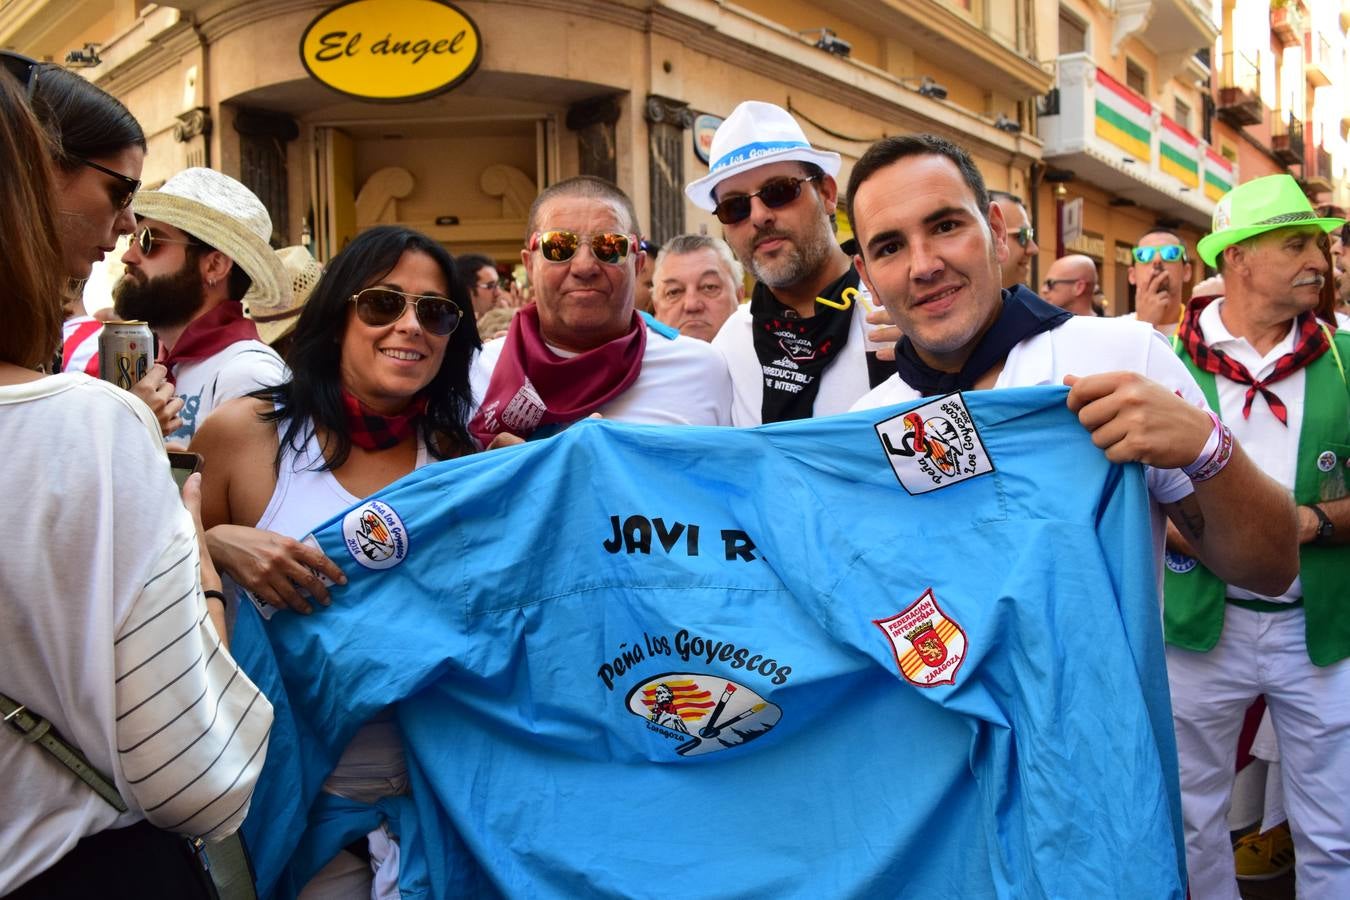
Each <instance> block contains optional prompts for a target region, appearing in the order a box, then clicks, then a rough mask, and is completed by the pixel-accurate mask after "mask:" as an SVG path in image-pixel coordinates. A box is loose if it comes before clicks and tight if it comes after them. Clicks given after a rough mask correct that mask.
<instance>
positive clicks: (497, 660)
mask: <svg viewBox="0 0 1350 900" xmlns="http://www.w3.org/2000/svg"><path fill="white" fill-rule="evenodd" d="M1064 396H1065V389H1064V388H1061V387H1054V388H1050V387H1045V388H1025V389H1010V390H1001V391H997V392H976V393H970V394H966V395H964V399H965V404H966V406H967V407H968V410H969V414H970V417H971V419H972V420H973V425H974V431H975V432H976V433H977V434H976V437H977V439H974V440H972V439H971V433H972V432H971V429H970V428H969V427H968V426H967V425H963V423H962V421H961V414H960V413H959V412H952V413H951V414H948V413H946V412H942V410H943V409H948V410H950V409H952V408H950V407H939V406H935V405H934V403H936V402H937V401H932V402H928V403H926V405H925V409H924V412H923V414H922V415H921V416H919V417H918V418H917V419H916V420H915V421H917V422H921V423H922V425H923V426H924V430H923V431H921V432H920V433H919V434H918V435H917V439H916V435H915V433H914V432H915V425H914V423H909V424H906V423H905V419H904V414H903V411H904V409H906V407H893V408H888V409H879V410H869V411H867V412H861V413H854V414H850V415H846V416H836V417H831V418H825V419H814V420H804V421H799V422H787V423H781V424H777V425H770V426H765V427H761V428H755V429H745V430H737V429H719V428H657V427H648V426H624V425H616V424H613V423H608V422H597V421H587V422H582V423H580V424H578V425H577V426H575V427H573V428H570V429H568V430H567V431H565V432H564V433H562V434H560V435H559V436H557V437H555V438H552V439H550V440H547V441H541V442H537V443H533V444H529V445H525V446H521V447H515V448H510V449H508V450H504V451H494V452H491V453H486V454H481V455H478V456H474V457H470V458H466V459H462V460H455V461H451V462H446V463H442V464H437V465H433V466H430V467H427V468H425V469H422V470H420V471H418V472H416V473H414V474H412V475H410V476H408V477H407V478H405V479H403V480H402V481H400V482H398V483H396V484H394V485H392V486H391V487H389V488H387V489H386V490H384V491H382V492H380V493H379V494H378V495H376V496H375V498H373V499H374V500H375V501H377V502H376V503H375V504H371V503H369V502H368V503H367V504H365V505H364V506H363V507H358V508H356V509H355V510H353V511H351V512H349V513H348V514H346V516H344V517H339V518H338V519H335V520H333V521H332V522H330V523H328V524H327V525H326V526H324V527H322V528H320V529H318V531H317V532H316V536H317V538H318V541H319V543H320V545H321V547H322V548H323V550H324V552H326V553H327V554H328V555H329V556H330V557H331V558H332V559H334V560H336V561H337V562H338V564H339V565H340V566H342V568H343V570H344V571H345V572H346V573H347V576H348V578H349V579H350V580H349V583H348V584H347V586H346V587H344V588H338V589H335V591H334V598H335V601H334V604H333V606H332V607H330V608H328V609H323V610H321V611H319V612H318V613H316V614H315V615H313V616H308V617H301V616H296V615H293V614H291V613H288V612H281V613H278V614H277V615H275V616H274V617H273V618H272V619H271V620H270V621H269V622H266V623H263V622H262V621H261V619H260V618H259V617H258V616H257V614H256V613H254V612H253V610H252V609H250V608H248V607H247V605H245V608H244V610H243V612H242V614H241V616H240V621H239V625H238V629H237V632H236V635H235V638H234V644H233V649H234V651H235V653H236V655H237V656H238V657H239V659H240V661H241V663H243V664H244V665H245V668H246V669H247V671H248V672H249V674H250V676H252V677H253V678H254V680H255V681H257V682H258V683H259V685H260V686H261V687H263V689H264V690H265V691H267V692H268V694H269V696H270V697H272V699H273V702H274V704H275V706H276V713H277V724H276V725H275V726H274V729H273V737H272V746H271V749H270V751H269V758H268V762H267V768H266V770H265V772H264V777H263V780H262V781H261V782H260V784H259V787H258V791H257V793H256V795H255V798H254V801H253V808H252V811H251V812H250V816H249V820H248V823H247V825H246V836H247V837H248V839H249V845H250V847H251V849H252V851H253V853H254V857H255V864H256V865H257V868H258V874H259V881H260V885H261V886H262V888H263V889H264V891H268V890H272V889H274V888H275V889H276V893H277V894H278V895H287V894H289V893H290V892H291V891H293V890H294V889H295V888H297V887H299V886H300V885H303V884H304V882H305V880H307V879H308V877H309V876H310V875H311V874H312V873H313V872H314V871H315V870H316V869H317V868H318V867H319V866H321V865H322V864H323V863H324V862H326V861H327V859H328V858H330V857H331V856H332V855H333V853H334V852H337V848H339V847H341V846H342V845H343V844H344V843H346V842H347V841H349V840H351V839H352V837H355V836H358V835H360V834H362V833H363V829H367V830H368V828H369V827H370V825H371V823H372V822H376V821H379V820H380V819H381V818H382V817H383V818H386V819H387V820H388V821H390V823H391V828H393V829H394V830H395V831H396V832H397V833H399V835H400V838H401V844H402V857H403V864H404V870H405V871H404V876H403V886H404V888H405V889H406V891H407V893H406V894H405V896H428V897H438V898H441V897H457V896H483V895H487V896H491V895H494V894H498V893H500V894H503V895H508V896H532V897H558V898H563V897H569V898H570V897H578V896H624V897H645V896H650V897H658V896H660V897H669V896H688V897H700V898H703V897H736V896H763V897H825V896H828V897H902V896H903V897H939V896H942V897H962V898H983V897H1019V898H1022V897H1051V896H1055V897H1093V898H1107V897H1122V898H1125V897H1128V898H1137V897H1149V898H1166V897H1182V896H1184V893H1185V887H1184V855H1183V851H1182V845H1181V832H1180V824H1179V823H1180V813H1179V809H1180V807H1179V800H1178V791H1177V784H1176V762H1175V748H1174V745H1173V741H1172V731H1171V717H1170V709H1169V702H1168V695H1167V687H1166V677H1165V673H1164V669H1163V655H1162V641H1161V634H1160V618H1159V611H1158V609H1159V608H1158V600H1157V597H1156V587H1155V584H1156V582H1155V578H1156V569H1155V562H1154V560H1153V555H1152V551H1151V538H1150V526H1149V502H1150V501H1149V499H1148V496H1147V493H1146V490H1145V487H1144V480H1143V477H1142V473H1141V471H1140V470H1139V468H1138V467H1137V466H1134V465H1129V466H1117V465H1112V464H1110V463H1109V462H1108V461H1107V460H1106V459H1105V458H1104V456H1103V455H1102V453H1101V451H1099V450H1098V449H1097V448H1095V447H1094V446H1093V445H1092V443H1091V441H1090V439H1089V436H1088V434H1087V432H1086V431H1085V430H1084V429H1083V428H1082V426H1081V425H1079V423H1078V422H1077V420H1076V419H1075V418H1074V416H1072V415H1071V414H1070V413H1069V412H1068V410H1067V409H1066V408H1065V404H1064ZM913 405H914V404H911V406H913ZM883 422H884V423H886V424H885V425H883V426H882V427H881V430H878V427H877V426H878V423H883ZM883 432H885V433H886V438H887V440H886V441H885V442H884V441H883V440H882V434H883ZM916 447H917V448H918V450H917V451H916V449H915V448H916ZM906 448H907V449H906ZM972 448H974V449H972ZM906 453H908V454H909V455H907V456H906V455H905V454H906ZM981 454H987V463H988V464H989V465H992V468H993V471H988V472H985V473H984V474H976V475H974V476H973V477H964V479H962V477H960V473H961V472H965V471H966V470H967V469H969V470H970V471H976V470H979V469H980V468H981V466H982V465H983V463H984V461H983V460H980V459H977V458H976V457H977V456H980V455H981ZM899 456H904V457H905V458H904V460H903V462H904V463H905V464H906V465H910V466H911V468H910V470H909V471H910V473H911V476H912V473H913V472H914V471H919V472H921V473H929V472H931V473H933V476H932V481H933V482H934V483H935V484H938V487H937V489H935V490H931V491H929V492H927V493H919V492H914V493H911V490H913V489H914V488H915V487H916V485H915V484H914V483H913V482H912V481H911V482H910V483H909V488H910V489H906V487H905V486H902V484H901V482H900V478H899V476H898V475H897V470H896V469H895V468H893V466H892V460H893V459H896V458H897V457H899ZM948 465H950V466H951V467H952V471H954V472H957V473H958V475H957V476H953V477H947V470H946V469H945V468H944V466H948ZM913 466H918V467H919V468H918V469H914V468H913ZM925 466H926V468H925ZM963 467H965V468H963ZM278 694H280V696H278ZM391 703H393V704H397V706H396V709H397V712H398V720H399V723H400V725H401V727H402V729H403V733H404V738H405V743H406V749H407V752H408V760H409V766H410V769H411V774H412V783H413V791H412V796H411V797H410V798H401V799H400V800H398V801H391V802H390V803H389V804H385V805H384V806H383V808H381V809H378V810H374V809H371V808H367V809H366V810H365V811H364V814H360V813H361V811H360V810H359V809H356V810H353V809H348V810H343V809H335V806H338V807H340V806H342V804H335V803H334V801H333V799H332V798H323V797H321V796H320V792H319V785H320V784H321V783H322V781H323V779H324V777H325V775H326V774H327V772H328V771H329V769H331V767H332V765H333V762H334V761H335V760H336V759H337V757H338V755H339V754H340V752H341V750H342V748H343V747H344V746H345V744H346V742H347V741H348V740H349V739H350V738H351V736H352V734H353V732H354V731H355V730H356V728H357V727H358V726H359V725H360V724H361V723H362V722H363V721H364V720H365V719H366V718H367V717H368V716H369V715H370V714H371V713H373V712H374V711H376V710H379V709H381V708H383V707H385V706H387V705H389V704H391ZM307 821H308V825H306V822H307ZM297 845H298V849H297Z"/></svg>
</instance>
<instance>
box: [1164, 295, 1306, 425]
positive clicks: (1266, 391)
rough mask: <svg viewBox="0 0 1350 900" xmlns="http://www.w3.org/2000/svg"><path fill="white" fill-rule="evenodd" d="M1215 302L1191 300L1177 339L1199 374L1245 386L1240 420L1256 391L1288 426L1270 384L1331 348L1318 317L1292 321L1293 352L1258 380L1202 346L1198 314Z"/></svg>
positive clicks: (1223, 355) (1285, 411)
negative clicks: (1244, 397) (1216, 376)
mask: <svg viewBox="0 0 1350 900" xmlns="http://www.w3.org/2000/svg"><path fill="white" fill-rule="evenodd" d="M1214 299H1216V298H1201V300H1200V301H1198V302H1197V301H1196V300H1195V299H1194V298H1192V299H1191V303H1190V305H1189V306H1188V307H1187V309H1186V315H1185V317H1184V318H1183V319H1182V320H1181V326H1180V327H1179V328H1178V329H1177V339H1178V340H1180V341H1181V343H1182V345H1183V346H1184V347H1185V348H1186V352H1187V353H1189V354H1190V355H1191V359H1192V360H1194V361H1195V364H1196V366H1197V367H1198V368H1199V369H1200V370H1201V371H1202V372H1209V373H1211V374H1213V375H1222V376H1223V377H1224V378H1227V379H1228V380H1229V381H1235V382H1237V383H1238V384H1245V385H1247V398H1246V399H1245V400H1244V401H1243V403H1242V418H1244V419H1250V418H1251V416H1252V401H1253V400H1255V399H1256V395H1257V393H1258V392H1259V393H1260V394H1261V396H1262V397H1265V398H1266V403H1267V404H1269V405H1270V411H1271V412H1272V413H1274V414H1275V418H1277V419H1279V420H1280V424H1281V425H1284V426H1285V427H1288V426H1289V410H1288V409H1287V408H1285V405H1284V401H1283V400H1281V399H1280V398H1279V397H1277V396H1276V395H1275V392H1274V391H1272V390H1271V389H1270V385H1272V384H1274V383H1275V382H1277V381H1279V380H1280V379H1281V378H1286V377H1288V376H1290V375H1292V374H1294V373H1295V372H1297V371H1298V370H1299V369H1302V368H1303V367H1304V366H1306V365H1308V364H1309V363H1311V362H1312V361H1313V360H1315V359H1317V357H1319V356H1321V355H1322V354H1323V353H1326V352H1327V350H1328V349H1329V348H1330V347H1331V344H1330V343H1329V342H1328V341H1327V336H1326V333H1325V332H1323V331H1322V327H1321V326H1320V325H1319V324H1318V321H1317V317H1316V316H1315V315H1313V314H1312V312H1305V313H1300V314H1299V317H1298V318H1297V319H1295V320H1294V330H1295V336H1294V349H1293V350H1291V351H1289V352H1288V353H1286V354H1285V355H1284V356H1281V357H1280V358H1279V359H1277V360H1275V368H1273V369H1271V371H1270V374H1269V375H1267V376H1266V377H1265V378H1262V379H1260V380H1259V381H1258V380H1257V379H1255V378H1253V377H1252V373H1251V372H1248V371H1247V367H1246V366H1244V365H1243V364H1242V363H1240V362H1238V361H1236V360H1234V359H1233V358H1231V357H1230V356H1228V354H1226V353H1224V352H1223V351H1222V350H1215V349H1214V348H1213V347H1211V346H1209V345H1208V344H1206V343H1205V338H1204V335H1202V334H1201V333H1200V311H1201V310H1202V309H1204V308H1205V307H1206V306H1208V305H1209V304H1210V303H1212V302H1213V301H1214Z"/></svg>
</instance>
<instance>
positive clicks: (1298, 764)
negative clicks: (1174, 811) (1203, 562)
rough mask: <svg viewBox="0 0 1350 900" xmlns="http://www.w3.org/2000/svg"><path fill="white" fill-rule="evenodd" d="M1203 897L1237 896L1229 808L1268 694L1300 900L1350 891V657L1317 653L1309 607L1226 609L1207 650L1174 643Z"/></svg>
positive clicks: (1188, 824) (1180, 743) (1340, 899)
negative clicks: (1320, 657)
mask: <svg viewBox="0 0 1350 900" xmlns="http://www.w3.org/2000/svg"><path fill="white" fill-rule="evenodd" d="M1167 675H1168V680H1169V681H1170V682H1171V687H1172V717H1173V722H1174V724H1175V726H1176V733H1177V753H1178V756H1179V758H1180V765H1181V807H1182V817H1183V820H1184V823H1185V832H1186V866H1187V869H1188V870H1189V874H1190V883H1191V897H1192V898H1193V900H1239V898H1238V889H1237V880H1236V876H1235V875H1234V871H1233V850H1232V844H1231V842H1230V840H1229V833H1228V806H1229V802H1230V799H1231V795H1232V789H1233V768H1234V765H1235V764H1236V757H1237V737H1238V731H1239V730H1240V728H1241V725H1242V716H1243V713H1244V711H1245V710H1246V709H1247V707H1248V706H1249V705H1250V704H1251V702H1252V700H1253V699H1255V698H1256V697H1257V695H1260V694H1264V695H1265V697H1266V705H1267V707H1268V708H1269V710H1270V716H1271V722H1272V723H1273V724H1274V726H1275V734H1276V737H1277V738H1278V741H1279V747H1280V756H1281V763H1282V765H1281V767H1280V768H1281V770H1282V772H1281V776H1282V779H1281V780H1282V786H1283V788H1284V799H1285V807H1286V809H1287V810H1288V813H1289V826H1290V829H1291V830H1292V832H1293V836H1294V851H1295V854H1296V856H1297V863H1296V866H1295V881H1296V883H1297V886H1298V896H1299V898H1300V900H1344V898H1350V660H1342V661H1341V662H1339V663H1336V664H1335V665H1331V666H1326V667H1318V666H1314V665H1313V664H1312V662H1311V660H1309V659H1308V652H1307V646H1306V643H1305V638H1304V618H1303V610H1302V609H1293V610H1289V611H1287V612H1267V613H1263V612H1252V611H1250V610H1246V609H1241V608H1238V607H1235V606H1233V605H1231V604H1230V605H1228V606H1227V608H1226V609H1225V618H1224V628H1223V634H1222V636H1221V637H1220V639H1219V643H1218V645H1217V646H1215V648H1214V649H1213V650H1211V651H1209V652H1208V653H1195V652H1193V651H1190V650H1182V649H1179V648H1177V647H1171V646H1169V647H1168V648H1167Z"/></svg>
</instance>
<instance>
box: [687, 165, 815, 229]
mask: <svg viewBox="0 0 1350 900" xmlns="http://www.w3.org/2000/svg"><path fill="white" fill-rule="evenodd" d="M818 178H820V176H819V175H810V176H808V177H806V178H774V179H772V180H771V181H766V182H764V184H762V185H760V188H759V190H757V191H755V192H754V193H752V194H736V195H734V196H731V197H724V198H722V200H721V202H719V203H718V204H717V206H716V207H715V208H714V209H713V215H715V216H717V221H719V222H721V223H722V224H723V225H735V224H736V223H737V222H741V221H744V220H745V219H747V218H749V216H750V201H751V200H753V199H755V198H756V197H758V198H759V202H760V203H763V204H764V205H765V206H767V207H768V208H769V209H778V208H779V207H782V206H787V205H788V204H789V203H791V202H792V201H793V200H796V199H797V198H798V197H800V196H801V195H802V185H803V184H805V183H806V182H808V181H815V180H817V179H818Z"/></svg>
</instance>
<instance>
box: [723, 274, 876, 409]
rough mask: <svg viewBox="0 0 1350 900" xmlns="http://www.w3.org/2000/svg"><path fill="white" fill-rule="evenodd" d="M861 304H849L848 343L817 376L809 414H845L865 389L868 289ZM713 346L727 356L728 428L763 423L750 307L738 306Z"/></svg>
mask: <svg viewBox="0 0 1350 900" xmlns="http://www.w3.org/2000/svg"><path fill="white" fill-rule="evenodd" d="M858 292H859V293H860V294H861V295H862V300H861V302H858V303H855V304H853V319H852V320H851V321H850V323H849V330H848V342H847V343H845V344H844V349H843V352H842V354H841V355H840V356H839V357H838V358H837V359H835V361H834V362H833V363H831V364H830V365H829V366H828V367H827V368H826V369H825V372H824V374H823V375H821V376H820V390H819V391H818V392H817V394H816V402H815V403H814V404H813V405H812V407H811V410H812V415H813V416H832V415H835V414H837V413H842V412H848V410H849V407H851V406H852V405H853V404H854V403H855V402H856V401H857V399H858V398H859V397H861V396H862V395H863V394H866V393H867V391H868V388H869V386H870V382H869V381H868V377H867V350H868V349H876V348H875V347H869V345H868V343H867V334H866V332H867V327H868V326H867V320H866V316H867V311H868V309H871V308H873V307H872V306H871V298H870V296H869V295H868V293H867V286H866V285H862V284H860V285H859V286H858ZM712 345H713V346H714V347H716V348H717V350H718V351H719V352H720V353H721V354H722V355H723V356H724V357H725V358H726V361H727V369H728V370H729V371H730V372H731V389H732V399H731V424H732V425H735V426H737V427H742V428H744V427H749V426H752V425H762V424H764V418H763V415H762V412H763V405H764V369H763V367H762V366H761V365H760V362H759V357H758V356H757V355H755V338H754V321H753V319H751V317H750V304H749V303H744V304H742V305H741V306H739V307H737V309H736V311H735V312H734V313H732V314H731V317H730V318H728V319H727V320H726V322H724V323H723V325H722V329H721V330H720V331H718V332H717V336H716V337H715V338H713V340H712Z"/></svg>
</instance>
